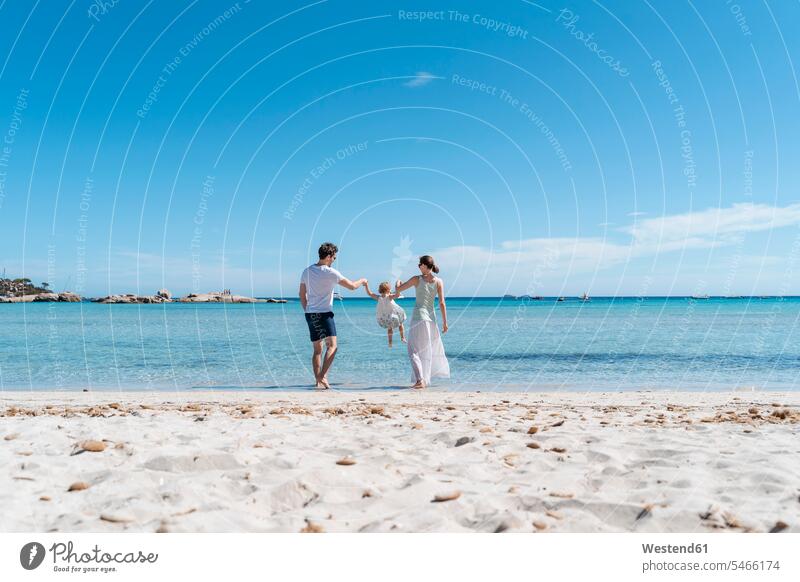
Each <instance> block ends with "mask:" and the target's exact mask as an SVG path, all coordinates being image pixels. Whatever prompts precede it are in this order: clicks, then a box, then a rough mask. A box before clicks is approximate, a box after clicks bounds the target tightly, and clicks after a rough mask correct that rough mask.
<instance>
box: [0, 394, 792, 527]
mask: <svg viewBox="0 0 800 582" xmlns="http://www.w3.org/2000/svg"><path fill="white" fill-rule="evenodd" d="M109 405H111V406H109ZM142 405H144V407H143V406H142ZM776 405H779V406H776ZM48 407H49V408H48ZM749 409H757V411H756V412H748V410H749ZM798 410H800V394H768V393H758V392H755V393H753V392H747V393H743V392H732V393H663V392H662V393H655V392H628V393H612V394H608V393H603V394H600V393H580V394H563V393H558V394H557V393H529V394H519V393H514V394H490V393H483V394H475V393H455V392H431V391H425V392H410V391H409V392H380V393H376V392H373V393H366V392H362V393H353V392H350V393H345V392H324V393H313V392H302V393H300V392H296V393H270V394H265V393H257V392H248V393H219V392H189V393H181V394H176V393H158V394H153V393H136V392H128V393H110V392H102V393H98V392H94V393H55V392H50V393H14V392H5V393H2V394H0V465H1V466H2V471H0V507H2V508H3V511H2V514H0V531H7V532H8V531H40V532H47V531H156V530H162V531H184V532H185V531H190V532H193V531H277V532H298V531H300V530H302V529H304V528H309V524H311V525H310V529H320V530H323V531H326V532H336V531H367V532H388V531H400V532H420V531H447V532H461V531H465V532H466V531H480V532H493V531H520V532H533V531H542V532H596V531H643V532H705V531H769V530H771V529H773V528H775V526H776V523H778V522H783V523H784V524H786V525H787V526H788V527H787V528H786V529H785V531H795V532H798V531H800V438H798V436H800V435H798V427H800V413H799V412H798ZM773 413H776V415H773ZM200 419H202V420H200ZM562 421H563V424H560V425H559V426H556V425H557V424H559V423H562ZM533 426H535V427H537V428H538V432H536V433H535V434H528V431H529V429H530V428H531V427H533ZM462 437H464V438H466V439H469V442H467V443H466V444H464V445H461V446H455V445H456V443H457V441H458V440H459V439H460V438H462ZM87 439H95V440H102V441H105V444H106V445H107V448H106V449H105V450H104V451H102V452H82V453H80V454H71V453H73V452H76V451H77V450H79V449H78V448H77V443H80V442H82V441H85V440H87ZM531 443H536V445H538V446H539V448H529V447H528V446H527V445H528V444H531ZM344 457H351V458H352V459H353V460H354V461H355V464H352V465H338V464H336V461H337V460H340V459H342V458H344ZM78 481H83V482H85V483H87V484H88V485H89V488H88V489H85V490H82V491H73V492H68V491H67V489H68V488H69V486H70V485H71V484H72V483H74V482H78ZM453 492H460V497H459V498H458V499H455V500H451V501H444V502H441V503H434V502H432V500H433V499H434V497H435V496H437V495H442V494H445V495H446V494H449V493H453ZM778 529H781V526H780V525H778Z"/></svg>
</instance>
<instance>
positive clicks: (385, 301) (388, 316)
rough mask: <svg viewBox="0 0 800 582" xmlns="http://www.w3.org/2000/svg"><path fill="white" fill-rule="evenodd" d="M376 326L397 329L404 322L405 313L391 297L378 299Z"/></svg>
mask: <svg viewBox="0 0 800 582" xmlns="http://www.w3.org/2000/svg"><path fill="white" fill-rule="evenodd" d="M375 316H376V318H377V320H378V325H380V326H381V327H382V328H383V329H397V328H398V327H400V324H401V323H403V322H404V321H405V320H406V312H405V311H403V308H402V307H400V306H399V305H398V304H397V303H395V302H394V299H392V298H391V297H384V296H381V297H379V298H378V309H377V312H376V314H375Z"/></svg>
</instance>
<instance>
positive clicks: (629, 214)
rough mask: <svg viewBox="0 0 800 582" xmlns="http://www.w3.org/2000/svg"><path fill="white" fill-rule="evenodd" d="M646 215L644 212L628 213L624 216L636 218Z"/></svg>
mask: <svg viewBox="0 0 800 582" xmlns="http://www.w3.org/2000/svg"><path fill="white" fill-rule="evenodd" d="M646 214H647V213H646V212H629V213H628V214H627V215H626V216H632V217H637V216H644V215H646Z"/></svg>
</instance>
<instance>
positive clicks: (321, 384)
mask: <svg viewBox="0 0 800 582" xmlns="http://www.w3.org/2000/svg"><path fill="white" fill-rule="evenodd" d="M330 387H331V385H330V384H328V379H327V378H326V377H324V376H323V377H321V378H317V383H316V384H315V385H314V388H315V389H316V390H328V389H329V388H330Z"/></svg>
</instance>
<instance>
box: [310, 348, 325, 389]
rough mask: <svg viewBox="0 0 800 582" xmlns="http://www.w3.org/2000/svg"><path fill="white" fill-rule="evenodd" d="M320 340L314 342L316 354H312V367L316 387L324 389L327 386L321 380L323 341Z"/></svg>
mask: <svg viewBox="0 0 800 582" xmlns="http://www.w3.org/2000/svg"><path fill="white" fill-rule="evenodd" d="M323 341H324V340H319V341H315V342H313V343H312V344H311V345H312V346H314V354H313V355H312V356H311V367H312V368H313V369H314V388H318V389H324V388H325V386H323V385H322V383H321V382H320V381H319V376H320V370H321V369H322V342H323Z"/></svg>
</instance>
